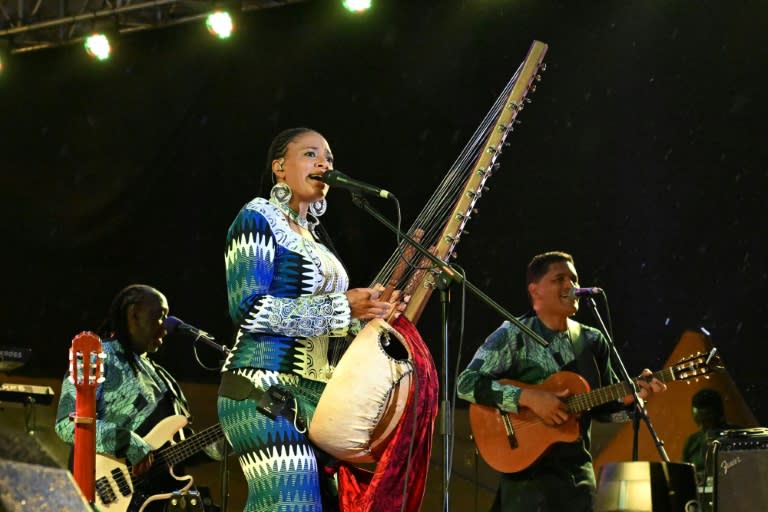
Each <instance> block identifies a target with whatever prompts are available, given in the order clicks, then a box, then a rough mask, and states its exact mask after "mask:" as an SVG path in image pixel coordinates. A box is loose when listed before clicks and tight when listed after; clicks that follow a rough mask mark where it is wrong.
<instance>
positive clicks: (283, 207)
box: [269, 199, 309, 231]
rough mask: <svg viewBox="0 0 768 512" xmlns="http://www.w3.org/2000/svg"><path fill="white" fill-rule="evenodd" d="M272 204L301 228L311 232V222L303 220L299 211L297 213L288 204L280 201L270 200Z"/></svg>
mask: <svg viewBox="0 0 768 512" xmlns="http://www.w3.org/2000/svg"><path fill="white" fill-rule="evenodd" d="M269 202H270V203H272V204H273V205H275V206H277V207H278V208H279V209H280V211H281V212H283V213H284V214H285V216H286V217H288V218H289V219H291V220H292V221H293V222H295V223H296V224H298V225H299V226H301V227H302V228H304V229H306V230H307V231H309V221H308V220H307V219H306V218H303V217H302V216H301V215H299V213H298V212H297V211H295V210H294V209H293V208H291V207H290V206H288V203H281V202H280V201H275V200H274V199H270V200H269Z"/></svg>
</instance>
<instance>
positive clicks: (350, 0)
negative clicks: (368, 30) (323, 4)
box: [342, 0, 371, 12]
mask: <svg viewBox="0 0 768 512" xmlns="http://www.w3.org/2000/svg"><path fill="white" fill-rule="evenodd" d="M342 5H344V8H345V9H346V10H348V11H350V12H363V11H367V10H368V9H370V8H371V0H344V2H342Z"/></svg>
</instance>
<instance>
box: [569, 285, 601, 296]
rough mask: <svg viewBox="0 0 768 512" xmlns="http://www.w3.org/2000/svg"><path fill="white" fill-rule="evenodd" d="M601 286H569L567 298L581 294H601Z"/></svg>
mask: <svg viewBox="0 0 768 512" xmlns="http://www.w3.org/2000/svg"><path fill="white" fill-rule="evenodd" d="M602 293H603V289H602V288H597V287H593V288H571V289H570V290H568V298H571V299H573V298H576V297H581V296H582V295H602Z"/></svg>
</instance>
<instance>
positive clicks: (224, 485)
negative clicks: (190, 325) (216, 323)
mask: <svg viewBox="0 0 768 512" xmlns="http://www.w3.org/2000/svg"><path fill="white" fill-rule="evenodd" d="M198 340H200V341H202V342H203V343H205V344H206V345H208V346H210V347H213V348H215V349H216V350H218V351H219V352H221V353H222V354H224V355H225V356H227V355H229V353H230V349H229V347H228V346H226V345H219V344H218V343H216V342H215V341H214V340H213V338H212V337H211V336H203V335H202V334H198V335H197V336H196V337H195V341H198ZM225 359H226V357H225ZM223 365H224V362H223V361H222V366H223ZM229 452H230V450H229V441H227V440H226V438H225V439H224V449H223V450H222V459H221V473H220V475H219V478H220V479H221V487H220V489H219V492H220V493H221V507H219V508H220V509H221V512H227V506H228V502H229Z"/></svg>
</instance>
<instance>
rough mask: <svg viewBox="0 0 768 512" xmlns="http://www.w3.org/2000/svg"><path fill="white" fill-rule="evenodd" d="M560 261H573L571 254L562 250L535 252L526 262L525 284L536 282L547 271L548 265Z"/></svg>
mask: <svg viewBox="0 0 768 512" xmlns="http://www.w3.org/2000/svg"><path fill="white" fill-rule="evenodd" d="M561 261H570V262H571V263H573V256H571V255H570V254H568V253H567V252H563V251H549V252H544V253H541V254H537V255H536V256H534V257H533V259H532V260H531V262H530V263H528V270H527V272H526V275H525V284H526V286H527V285H529V284H531V283H538V282H539V280H540V279H541V278H542V277H543V276H544V274H546V273H547V271H549V265H551V264H552V263H558V262H561Z"/></svg>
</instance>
